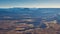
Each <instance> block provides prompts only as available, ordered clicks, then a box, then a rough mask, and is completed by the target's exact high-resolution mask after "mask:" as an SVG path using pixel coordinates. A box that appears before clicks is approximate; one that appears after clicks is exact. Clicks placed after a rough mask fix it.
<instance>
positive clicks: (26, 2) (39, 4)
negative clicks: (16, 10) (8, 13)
mask: <svg viewBox="0 0 60 34" xmlns="http://www.w3.org/2000/svg"><path fill="white" fill-rule="evenodd" d="M12 7H22V8H60V0H0V8H12Z"/></svg>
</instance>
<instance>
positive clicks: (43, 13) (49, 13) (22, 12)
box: [0, 8, 60, 19]
mask: <svg viewBox="0 0 60 34" xmlns="http://www.w3.org/2000/svg"><path fill="white" fill-rule="evenodd" d="M57 15H60V8H8V9H1V8H0V18H1V17H3V16H6V17H7V16H9V17H13V18H14V19H15V18H17V19H18V18H24V17H27V18H28V17H31V18H43V19H49V18H54V17H57Z"/></svg>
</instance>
